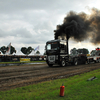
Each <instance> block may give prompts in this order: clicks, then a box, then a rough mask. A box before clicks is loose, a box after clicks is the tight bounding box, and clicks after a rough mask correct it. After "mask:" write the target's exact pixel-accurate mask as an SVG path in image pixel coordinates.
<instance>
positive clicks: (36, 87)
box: [0, 69, 100, 100]
mask: <svg viewBox="0 0 100 100" xmlns="http://www.w3.org/2000/svg"><path fill="white" fill-rule="evenodd" d="M93 76H96V77H97V79H95V80H93V81H87V79H89V78H91V77H93ZM62 83H64V86H65V92H64V97H60V96H59V93H60V86H61V85H62ZM0 100H100V69H99V70H95V71H91V72H88V73H84V74H81V75H76V76H73V77H69V78H64V79H57V80H51V81H47V82H42V83H38V84H33V85H30V86H26V87H21V88H16V89H12V90H9V91H1V92H0Z"/></svg>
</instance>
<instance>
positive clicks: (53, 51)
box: [45, 39, 87, 67]
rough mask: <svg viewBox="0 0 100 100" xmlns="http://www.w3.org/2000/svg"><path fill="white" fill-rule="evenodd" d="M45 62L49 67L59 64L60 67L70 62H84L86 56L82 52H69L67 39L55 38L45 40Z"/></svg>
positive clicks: (74, 63)
mask: <svg viewBox="0 0 100 100" xmlns="http://www.w3.org/2000/svg"><path fill="white" fill-rule="evenodd" d="M45 50H46V62H47V64H48V66H49V67H52V66H53V65H60V66H62V67H64V66H66V65H68V64H72V65H78V64H84V63H86V61H87V57H86V55H84V54H80V53H77V52H76V54H74V55H73V54H69V50H68V40H62V39H55V40H50V41H47V42H46V46H45Z"/></svg>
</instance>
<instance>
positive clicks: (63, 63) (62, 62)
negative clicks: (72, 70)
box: [60, 59, 66, 67]
mask: <svg viewBox="0 0 100 100" xmlns="http://www.w3.org/2000/svg"><path fill="white" fill-rule="evenodd" d="M60 65H61V66H62V67H64V66H66V62H65V60H64V59H63V60H62V61H61V64H60Z"/></svg>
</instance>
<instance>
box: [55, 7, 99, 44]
mask: <svg viewBox="0 0 100 100" xmlns="http://www.w3.org/2000/svg"><path fill="white" fill-rule="evenodd" d="M90 11H91V14H90V15H88V14H86V13H84V12H81V13H76V12H74V11H70V12H69V13H68V14H67V16H66V17H65V18H64V21H63V24H62V25H57V29H56V30H55V31H54V32H55V34H54V35H55V39H58V37H59V36H61V37H66V38H67V39H69V38H73V39H74V40H76V41H83V40H85V39H88V38H89V39H90V41H91V42H92V43H94V44H98V43H100V10H98V9H96V8H92V9H90Z"/></svg>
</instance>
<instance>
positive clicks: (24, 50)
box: [21, 47, 34, 55]
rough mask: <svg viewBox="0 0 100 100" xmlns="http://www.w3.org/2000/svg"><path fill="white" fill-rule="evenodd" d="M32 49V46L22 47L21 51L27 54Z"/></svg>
mask: <svg viewBox="0 0 100 100" xmlns="http://www.w3.org/2000/svg"><path fill="white" fill-rule="evenodd" d="M33 50H34V49H33V48H32V47H28V48H26V47H22V48H21V52H22V53H23V54H25V55H29V54H30V53H31V52H32V51H33Z"/></svg>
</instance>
